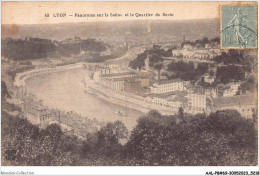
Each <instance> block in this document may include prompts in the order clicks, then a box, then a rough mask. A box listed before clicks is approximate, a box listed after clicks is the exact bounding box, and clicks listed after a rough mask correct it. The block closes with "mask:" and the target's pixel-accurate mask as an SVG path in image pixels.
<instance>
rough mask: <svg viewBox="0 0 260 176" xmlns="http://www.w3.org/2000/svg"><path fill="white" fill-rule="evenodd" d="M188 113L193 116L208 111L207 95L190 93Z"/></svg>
mask: <svg viewBox="0 0 260 176" xmlns="http://www.w3.org/2000/svg"><path fill="white" fill-rule="evenodd" d="M187 98H188V111H189V112H190V113H192V114H195V113H204V112H206V111H207V102H206V95H205V94H202V93H189V94H188V95H187Z"/></svg>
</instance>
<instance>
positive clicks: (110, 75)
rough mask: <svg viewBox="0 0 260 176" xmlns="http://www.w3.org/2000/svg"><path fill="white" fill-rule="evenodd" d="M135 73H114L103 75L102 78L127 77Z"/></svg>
mask: <svg viewBox="0 0 260 176" xmlns="http://www.w3.org/2000/svg"><path fill="white" fill-rule="evenodd" d="M135 74H136V73H135V72H122V73H112V74H105V75H101V76H102V77H112V76H125V75H135Z"/></svg>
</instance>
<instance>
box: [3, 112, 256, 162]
mask: <svg viewBox="0 0 260 176" xmlns="http://www.w3.org/2000/svg"><path fill="white" fill-rule="evenodd" d="M180 116H181V117H180ZM254 126H255V125H254V122H253V121H251V120H246V119H244V118H242V117H241V115H240V114H239V113H238V112H237V111H235V110H225V111H217V112H216V113H211V114H210V115H209V116H208V117H206V116H205V114H197V115H194V116H191V115H187V114H185V113H183V111H182V110H181V109H180V111H179V115H173V116H163V115H161V114H160V113H159V112H158V111H155V110H152V111H150V112H149V113H148V114H146V115H144V116H143V117H141V118H140V119H139V120H138V123H137V125H136V127H135V128H134V129H133V131H132V133H131V136H130V138H129V140H128V141H127V143H126V144H125V145H122V144H121V143H120V140H121V139H126V138H128V131H127V129H126V127H125V125H124V124H123V123H122V122H121V121H115V122H109V123H107V125H105V126H103V127H102V128H101V129H100V130H98V131H96V132H94V133H90V134H88V137H87V140H83V141H81V140H79V139H77V138H76V137H75V136H69V135H66V134H64V133H63V132H62V131H61V128H60V127H59V126H58V125H56V124H51V125H49V126H47V128H46V129H39V128H38V127H37V126H34V125H32V124H30V123H29V122H28V121H27V120H26V119H21V118H18V117H14V116H11V115H9V114H7V113H6V112H4V111H2V136H1V137H2V141H1V142H2V148H1V150H2V153H3V155H2V161H3V165H33V166H48V165H52V166H64V165H71V166H78V165H103V166H108V165H171V166H172V165H174V166H197V165H198V166H201V165H203V166H211V165H214V166H215V165H216V166H218V165H235V166H237V165H243V166H245V165H256V164H257V131H256V129H255V127H254Z"/></svg>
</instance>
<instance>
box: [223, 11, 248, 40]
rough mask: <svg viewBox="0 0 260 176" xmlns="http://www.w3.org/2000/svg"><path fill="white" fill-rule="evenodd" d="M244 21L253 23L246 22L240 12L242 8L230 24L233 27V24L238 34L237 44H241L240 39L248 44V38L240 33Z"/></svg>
mask: <svg viewBox="0 0 260 176" xmlns="http://www.w3.org/2000/svg"><path fill="white" fill-rule="evenodd" d="M242 21H245V22H247V23H251V21H248V20H246V19H245V18H244V17H243V16H242V15H241V12H240V8H238V9H237V12H236V14H235V15H234V17H233V18H232V20H231V21H230V22H229V23H228V26H231V25H232V23H233V27H234V31H235V34H236V40H237V44H239V43H240V40H239V38H240V39H241V41H242V42H243V43H245V44H247V38H245V37H244V36H243V35H242V34H241V33H240V26H241V25H242Z"/></svg>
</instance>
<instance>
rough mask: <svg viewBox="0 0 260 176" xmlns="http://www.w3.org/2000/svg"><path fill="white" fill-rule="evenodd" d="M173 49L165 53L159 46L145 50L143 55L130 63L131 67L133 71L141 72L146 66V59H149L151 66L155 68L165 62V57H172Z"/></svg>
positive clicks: (139, 55)
mask: <svg viewBox="0 0 260 176" xmlns="http://www.w3.org/2000/svg"><path fill="white" fill-rule="evenodd" d="M171 56H172V49H168V50H167V51H165V50H164V49H163V48H161V46H159V45H153V47H152V48H151V49H148V50H145V51H144V52H143V53H141V54H138V56H137V57H136V59H134V60H131V61H130V62H129V67H131V68H132V69H137V68H138V69H139V70H141V69H142V68H143V67H144V66H145V59H146V58H149V66H150V67H154V66H156V65H158V64H161V63H162V62H163V57H171Z"/></svg>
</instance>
